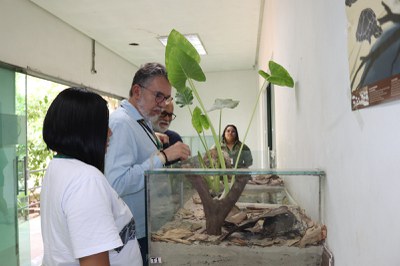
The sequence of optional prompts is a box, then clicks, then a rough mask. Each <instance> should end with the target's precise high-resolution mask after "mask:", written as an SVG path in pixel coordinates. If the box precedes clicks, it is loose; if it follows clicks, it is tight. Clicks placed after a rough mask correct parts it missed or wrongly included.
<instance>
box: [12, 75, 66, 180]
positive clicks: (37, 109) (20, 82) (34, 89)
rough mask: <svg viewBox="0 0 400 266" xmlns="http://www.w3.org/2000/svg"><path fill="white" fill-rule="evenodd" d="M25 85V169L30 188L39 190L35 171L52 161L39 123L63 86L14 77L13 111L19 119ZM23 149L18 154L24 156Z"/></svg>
mask: <svg viewBox="0 0 400 266" xmlns="http://www.w3.org/2000/svg"><path fill="white" fill-rule="evenodd" d="M25 78H26V80H25ZM25 84H26V87H27V97H26V101H27V113H26V119H27V158H28V160H27V169H28V170H29V171H30V175H29V178H30V183H31V182H32V181H33V186H39V185H40V182H41V180H42V178H43V176H44V171H37V170H41V169H46V168H47V164H48V162H49V161H50V160H51V158H52V157H53V155H52V152H51V151H49V150H48V149H47V147H46V144H45V143H44V141H43V138H42V126H43V120H44V117H45V115H46V112H47V109H48V108H49V106H50V104H51V102H52V101H53V99H54V98H55V97H56V96H57V94H58V93H59V92H60V91H62V90H63V89H65V88H66V86H64V85H60V84H57V83H54V82H51V81H47V80H43V79H39V78H35V77H31V76H26V75H24V74H17V75H16V90H17V95H16V98H17V103H16V108H17V113H18V114H19V115H23V112H24V110H25V107H24V103H25ZM24 149H25V146H23V145H20V146H19V147H18V154H24V152H23V150H24ZM31 171H33V172H31ZM36 171H37V172H36Z"/></svg>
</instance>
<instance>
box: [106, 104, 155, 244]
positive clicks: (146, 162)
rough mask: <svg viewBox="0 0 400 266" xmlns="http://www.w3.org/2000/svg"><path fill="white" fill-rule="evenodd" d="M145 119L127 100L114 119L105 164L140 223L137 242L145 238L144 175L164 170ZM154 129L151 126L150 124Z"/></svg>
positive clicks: (137, 228) (108, 173) (107, 174)
mask: <svg viewBox="0 0 400 266" xmlns="http://www.w3.org/2000/svg"><path fill="white" fill-rule="evenodd" d="M140 119H143V117H142V115H141V114H140V113H139V112H138V111H137V110H136V108H135V107H134V106H133V105H132V104H131V103H129V102H128V101H127V100H123V101H122V103H121V106H120V107H118V109H117V110H115V111H114V112H113V113H112V114H111V115H110V122H109V127H110V129H111V131H112V135H111V138H110V144H109V146H108V148H107V153H106V160H105V176H106V178H107V180H108V182H109V183H110V184H111V186H112V187H113V188H114V189H115V190H116V191H117V193H118V194H119V195H120V197H121V198H122V199H123V200H124V201H125V202H126V204H127V205H128V206H129V208H130V209H131V211H132V213H133V217H134V218H135V222H136V236H137V238H143V237H145V236H146V235H145V222H146V217H145V204H146V200H145V198H144V184H145V178H144V171H146V170H149V169H154V168H162V167H163V165H162V162H161V160H160V158H159V157H158V156H156V154H157V147H156V146H155V145H154V143H153V142H152V140H151V139H150V137H149V135H147V134H146V132H145V130H144V129H143V128H142V127H141V126H140V124H139V123H138V122H137V120H140ZM146 123H147V124H148V125H149V126H150V127H151V123H149V122H148V121H146Z"/></svg>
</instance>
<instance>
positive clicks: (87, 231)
mask: <svg viewBox="0 0 400 266" xmlns="http://www.w3.org/2000/svg"><path fill="white" fill-rule="evenodd" d="M108 116H109V113H108V108H107V102H106V101H105V100H104V99H103V98H102V97H101V96H99V95H98V94H96V93H93V92H90V91H88V90H86V89H83V88H68V89H66V90H64V91H62V92H61V93H60V94H59V95H58V96H57V97H56V98H55V100H54V101H53V103H52V104H51V106H50V107H49V110H48V111H47V114H46V117H45V119H44V124H43V139H44V141H45V142H46V144H47V147H48V148H49V149H51V150H53V151H55V152H56V153H57V154H56V155H55V156H54V158H53V159H52V161H51V162H50V164H49V167H48V169H47V171H46V175H45V177H44V179H43V186H42V190H41V216H42V217H41V223H42V237H43V243H44V257H43V265H45V266H56V265H82V266H92V265H93V266H94V265H96V266H103V265H121V266H123V265H135V266H136V265H139V266H140V265H142V257H141V255H140V250H139V246H138V243H137V240H136V237H135V221H134V219H133V216H132V213H131V212H130V210H129V208H128V207H127V206H126V205H125V203H124V202H123V201H122V200H121V199H120V198H119V197H118V195H117V193H116V192H115V191H114V190H113V189H112V187H111V186H110V185H109V183H108V181H107V180H106V178H105V177H104V175H103V171H104V156H105V153H106V149H107V145H108V139H109V136H110V135H111V131H109V128H108Z"/></svg>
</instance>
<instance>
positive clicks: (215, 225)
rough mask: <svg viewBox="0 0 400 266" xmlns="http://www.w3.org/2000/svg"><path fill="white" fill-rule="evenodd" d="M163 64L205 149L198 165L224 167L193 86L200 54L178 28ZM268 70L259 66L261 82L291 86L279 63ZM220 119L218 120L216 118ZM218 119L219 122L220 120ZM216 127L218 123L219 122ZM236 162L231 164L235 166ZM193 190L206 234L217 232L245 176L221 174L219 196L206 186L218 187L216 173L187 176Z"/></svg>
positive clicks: (221, 103)
mask: <svg viewBox="0 0 400 266" xmlns="http://www.w3.org/2000/svg"><path fill="white" fill-rule="evenodd" d="M165 65H166V68H167V71H168V79H169V81H170V83H171V85H172V86H173V87H174V88H175V89H176V90H177V92H176V102H177V104H178V105H179V106H180V107H184V106H187V107H188V109H189V112H190V114H191V116H192V125H193V127H194V129H195V130H196V132H197V134H198V136H199V138H200V141H201V142H202V143H203V146H204V148H205V150H206V155H205V158H207V159H208V161H209V164H208V165H206V164H205V163H204V161H203V160H202V159H201V158H202V156H198V158H199V160H200V164H201V165H202V167H204V168H207V167H210V168H221V169H226V168H227V164H226V161H225V159H224V155H223V152H222V149H221V143H220V137H219V136H220V134H217V132H216V130H215V127H214V125H213V123H212V121H211V119H210V117H209V114H208V112H209V111H208V110H207V109H206V107H205V105H204V103H203V101H202V99H201V96H200V94H199V92H198V90H197V88H196V86H195V81H197V82H204V81H206V76H205V74H204V73H203V71H202V69H201V67H200V55H199V54H198V52H197V51H196V49H195V48H194V47H193V46H192V44H191V43H190V42H189V41H188V40H187V39H186V38H185V37H184V36H183V35H182V34H180V33H179V32H178V31H176V30H172V31H171V32H170V34H169V36H168V42H167V46H166V51H165ZM269 70H270V72H271V73H270V74H269V73H267V72H264V71H262V70H260V71H259V74H260V75H261V76H262V77H264V79H265V81H264V82H269V83H272V84H276V85H280V86H288V87H293V86H294V82H293V79H292V77H291V76H290V74H289V73H288V72H287V70H286V69H285V68H283V67H282V66H281V65H279V64H277V63H275V62H274V61H269ZM264 87H266V86H264V85H263V86H262V87H261V89H260V91H259V93H258V96H257V99H256V102H255V104H254V108H253V112H252V114H251V117H250V119H249V125H248V127H247V129H246V133H245V136H244V138H243V141H242V146H241V148H240V150H239V154H238V158H240V154H241V151H242V148H243V144H244V142H245V140H246V137H247V134H248V131H249V128H250V125H251V122H252V120H253V117H254V114H255V111H256V109H257V106H258V102H259V98H260V95H261V92H262V88H264ZM194 98H196V100H197V102H198V104H199V106H195V107H194V108H192V107H191V106H192V104H193V99H194ZM237 103H238V102H235V101H232V100H230V99H226V100H221V99H217V100H216V102H215V104H214V106H213V108H211V110H220V111H221V110H222V109H223V108H234V107H235V106H236V105H237ZM220 123H221V122H220ZM220 123H219V124H220ZM219 128H220V125H219ZM206 130H210V131H211V134H212V136H213V139H214V146H215V149H216V154H217V156H216V159H215V158H213V156H212V155H211V153H210V150H209V147H207V144H206V142H205V135H204V132H205V131H206ZM236 167H237V165H235V166H234V168H236ZM188 178H189V179H190V180H191V182H192V184H193V185H194V187H195V189H196V190H197V192H198V194H199V196H200V199H201V201H202V204H203V207H204V213H205V218H206V230H207V233H208V234H210V235H220V234H221V227H222V225H223V223H224V220H225V218H226V217H227V215H228V214H229V212H230V210H231V209H232V207H233V206H234V205H235V203H236V202H237V201H238V199H239V197H240V195H241V193H242V191H243V189H244V187H245V186H246V183H247V181H248V178H249V177H248V176H246V175H243V176H232V177H230V178H229V177H228V176H227V175H224V176H223V177H222V179H223V191H222V193H220V195H219V197H213V195H212V194H211V193H210V189H212V190H213V191H214V192H217V191H218V190H219V188H220V177H219V176H210V177H207V178H203V177H200V176H195V175H193V176H188Z"/></svg>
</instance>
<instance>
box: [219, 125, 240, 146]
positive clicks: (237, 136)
mask: <svg viewBox="0 0 400 266" xmlns="http://www.w3.org/2000/svg"><path fill="white" fill-rule="evenodd" d="M228 127H233V128H234V129H235V131H236V139H235V141H238V140H239V132H238V131H237V128H236V126H235V125H227V126H226V127H225V129H224V132H222V142H223V143H226V139H225V131H226V130H227V129H228Z"/></svg>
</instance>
